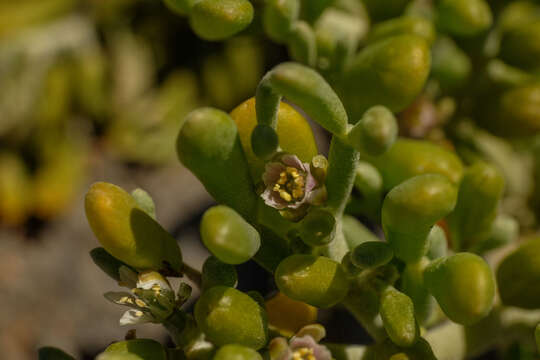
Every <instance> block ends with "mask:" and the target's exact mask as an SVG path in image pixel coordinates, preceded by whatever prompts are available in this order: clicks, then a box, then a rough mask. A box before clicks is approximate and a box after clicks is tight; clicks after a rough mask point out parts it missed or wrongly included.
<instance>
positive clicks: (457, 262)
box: [424, 253, 522, 325]
mask: <svg viewBox="0 0 540 360" xmlns="http://www.w3.org/2000/svg"><path fill="white" fill-rule="evenodd" d="M515 280H516V278H513V279H512V282H514V281H515ZM424 281H425V284H426V286H427V288H428V289H429V291H430V292H431V293H432V294H433V296H434V297H435V299H437V302H438V303H439V305H440V307H441V309H442V310H443V311H444V313H445V314H446V316H448V318H450V320H452V321H454V322H456V323H458V324H463V325H472V324H474V323H476V322H477V321H479V320H480V319H482V318H484V317H485V316H486V315H487V314H488V313H489V312H490V310H491V307H492V306H493V300H494V297H495V280H494V278H493V273H492V272H491V269H490V267H489V265H488V264H487V263H486V262H485V261H484V260H483V259H482V258H481V257H479V256H478V255H474V254H471V253H457V254H455V255H452V256H449V257H445V258H440V259H438V260H435V261H434V262H432V263H431V264H430V265H429V266H428V267H427V268H426V270H425V271H424ZM520 296H522V294H521V293H520Z"/></svg>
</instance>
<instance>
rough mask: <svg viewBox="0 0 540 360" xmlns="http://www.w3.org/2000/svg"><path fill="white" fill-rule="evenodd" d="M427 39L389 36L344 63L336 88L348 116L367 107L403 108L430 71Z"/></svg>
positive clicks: (358, 115) (415, 95) (399, 109)
mask: <svg viewBox="0 0 540 360" xmlns="http://www.w3.org/2000/svg"><path fill="white" fill-rule="evenodd" d="M430 61H431V60H430V52H429V46H428V44H427V42H426V41H425V40H424V39H423V38H421V37H419V36H416V35H399V36H392V37H390V38H387V39H383V40H381V41H377V42H376V43H374V44H371V45H369V46H367V47H365V48H364V49H363V50H362V51H361V52H360V53H358V55H356V56H355V58H354V59H352V60H351V64H350V65H349V66H348V68H347V69H346V71H345V72H344V74H343V77H342V81H341V84H340V86H339V88H338V90H339V92H340V95H341V98H342V99H343V103H344V105H345V107H346V108H347V110H348V112H349V114H350V115H351V118H352V119H355V118H360V116H361V115H362V114H363V113H364V112H365V111H366V110H367V109H369V108H370V107H372V106H375V105H383V106H386V107H387V108H388V109H390V110H391V111H392V112H398V111H401V110H404V109H405V108H406V107H407V106H408V105H409V104H410V103H412V102H413V100H414V99H415V98H416V97H417V96H418V94H420V92H421V91H422V89H423V87H424V84H425V82H426V79H427V77H428V74H429V70H430V66H431V65H430Z"/></svg>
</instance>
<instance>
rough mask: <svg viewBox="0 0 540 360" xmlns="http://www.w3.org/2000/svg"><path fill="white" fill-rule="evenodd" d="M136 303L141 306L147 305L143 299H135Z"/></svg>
mask: <svg viewBox="0 0 540 360" xmlns="http://www.w3.org/2000/svg"><path fill="white" fill-rule="evenodd" d="M135 304H137V306H139V307H145V306H146V303H145V302H144V301H142V300H141V299H135Z"/></svg>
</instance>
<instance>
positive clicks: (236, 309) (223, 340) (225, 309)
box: [195, 286, 268, 350]
mask: <svg viewBox="0 0 540 360" xmlns="http://www.w3.org/2000/svg"><path fill="white" fill-rule="evenodd" d="M195 319H196V320H197V325H199V327H200V328H201V330H202V331H203V332H204V333H205V335H206V336H207V337H208V339H209V340H210V341H212V342H213V343H215V344H216V345H219V346H221V345H227V344H239V345H243V346H247V347H250V348H253V349H255V350H257V349H260V348H261V347H263V346H264V345H265V344H266V342H267V340H268V335H267V320H266V314H265V311H264V309H263V308H261V307H260V306H259V304H258V303H257V302H256V301H255V300H253V299H252V298H251V297H250V296H249V295H246V294H244V293H242V292H241V291H238V290H236V289H233V288H230V287H226V286H214V287H212V288H210V289H209V290H207V291H206V292H204V293H203V294H202V296H201V297H200V298H199V300H198V301H197V304H196V305H195Z"/></svg>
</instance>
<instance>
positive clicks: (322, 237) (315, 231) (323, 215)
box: [299, 209, 336, 246]
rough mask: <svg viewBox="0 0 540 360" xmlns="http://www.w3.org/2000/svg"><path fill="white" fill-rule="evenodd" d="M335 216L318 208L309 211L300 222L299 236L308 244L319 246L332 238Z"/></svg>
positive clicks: (334, 229)
mask: <svg viewBox="0 0 540 360" xmlns="http://www.w3.org/2000/svg"><path fill="white" fill-rule="evenodd" d="M335 232H336V218H335V217H334V215H332V214H331V213H330V212H328V211H325V210H320V209H315V210H312V211H310V212H309V213H308V214H307V215H306V216H305V217H304V218H303V219H302V222H301V223H300V228H299V235H300V238H301V239H302V240H303V241H304V242H305V243H306V244H308V245H311V246H321V245H325V244H328V243H329V242H331V241H332V240H334V236H335Z"/></svg>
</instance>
